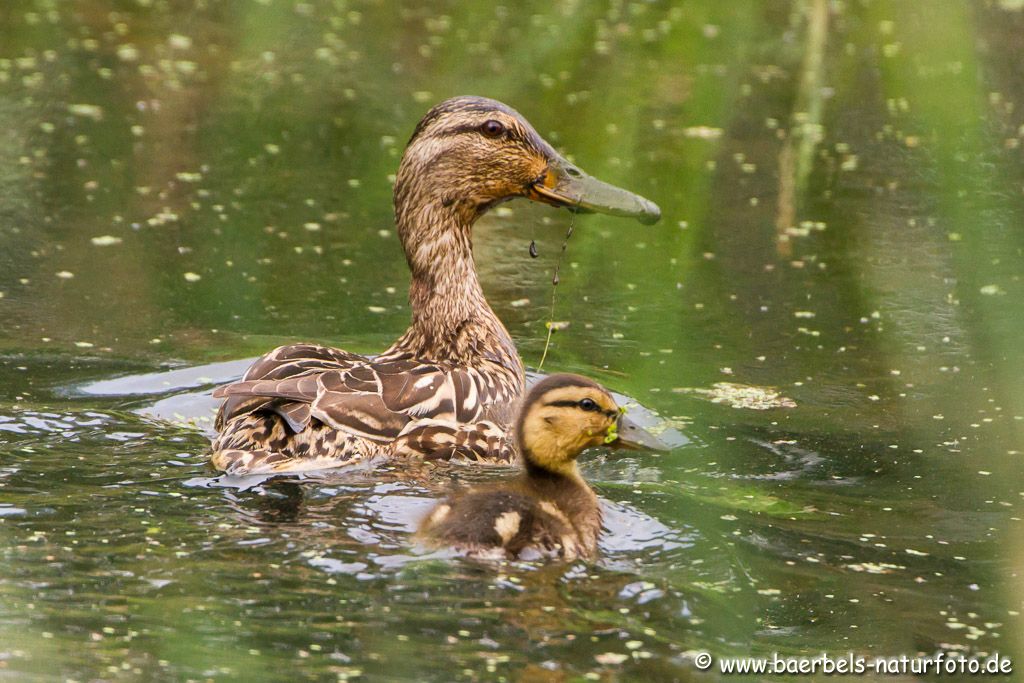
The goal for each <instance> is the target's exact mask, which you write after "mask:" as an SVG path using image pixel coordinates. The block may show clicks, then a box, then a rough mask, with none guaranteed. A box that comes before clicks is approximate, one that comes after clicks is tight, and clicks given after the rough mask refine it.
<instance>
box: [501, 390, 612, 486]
mask: <svg viewBox="0 0 1024 683" xmlns="http://www.w3.org/2000/svg"><path fill="white" fill-rule="evenodd" d="M621 415H622V411H621V410H620V409H619V406H618V405H616V403H615V399H613V398H612V396H611V394H609V393H608V391H607V390H606V389H605V388H604V387H602V386H601V385H600V384H598V383H597V382H594V381H593V380H589V379H587V378H586V377H581V376H579V375H568V374H559V375H549V376H548V377H545V378H544V379H542V380H541V381H540V382H538V383H537V384H535V385H534V386H533V388H532V389H531V390H530V392H529V393H528V394H527V395H526V397H525V398H524V399H523V404H522V408H521V410H520V411H519V418H518V420H517V422H516V438H518V440H519V449H520V451H521V452H522V455H523V461H524V463H525V464H526V468H527V470H528V471H536V470H538V469H539V470H541V471H547V472H554V473H556V474H564V475H569V474H572V473H574V472H575V471H576V457H577V456H578V455H579V454H580V452H581V451H582V450H583V449H584V448H588V447H590V446H599V445H601V444H605V443H612V442H614V441H616V440H617V439H618V431H617V425H618V421H619V417H620V416H621Z"/></svg>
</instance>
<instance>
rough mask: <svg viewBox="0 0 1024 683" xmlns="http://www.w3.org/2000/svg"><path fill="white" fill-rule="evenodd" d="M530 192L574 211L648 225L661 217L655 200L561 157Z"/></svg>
mask: <svg viewBox="0 0 1024 683" xmlns="http://www.w3.org/2000/svg"><path fill="white" fill-rule="evenodd" d="M526 196H527V197H529V198H530V199H532V200H533V201H536V202H544V203H545V204H551V205H552V206H560V207H565V208H567V209H570V210H573V211H583V212H596V213H606V214H610V215H612V216H625V217H627V218H635V219H637V220H638V221H640V222H641V223H644V224H646V225H650V224H652V223H657V222H658V219H660V218H661V209H659V208H658V205H657V204H655V203H654V202H652V201H650V200H648V199H644V198H643V197H641V196H640V195H638V194H633V193H632V192H629V191H627V190H623V189H622V188H620V187H615V186H614V185H609V184H608V183H605V182H602V181H600V180H598V179H597V178H592V177H591V176H588V175H587V174H586V173H584V172H583V171H581V170H580V169H578V168H577V167H576V166H574V165H572V164H570V163H569V162H568V161H566V160H565V159H563V158H561V157H558V158H556V159H554V160H553V161H551V162H550V164H549V165H548V170H547V172H545V174H544V176H543V177H542V178H541V179H540V180H538V181H537V182H536V183H534V184H533V185H531V186H530V188H529V189H528V190H527V193H526Z"/></svg>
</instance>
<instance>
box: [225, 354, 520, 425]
mask: <svg viewBox="0 0 1024 683" xmlns="http://www.w3.org/2000/svg"><path fill="white" fill-rule="evenodd" d="M504 393H505V389H504V387H503V385H501V384H500V383H497V382H494V381H493V379H492V378H489V377H487V376H486V375H485V373H481V372H478V371H477V370H475V369H472V368H465V367H458V366H451V365H448V364H443V363H430V362H424V361H418V360H415V359H412V358H404V357H399V358H394V357H392V358H388V359H386V360H380V361H376V360H371V359H368V358H365V357H363V356H357V355H355V354H350V353H347V352H344V351H338V350H336V349H326V348H325V347H315V346H311V345H302V349H301V350H299V349H295V348H294V347H284V349H283V350H282V349H275V350H274V351H272V352H271V353H270V354H267V356H265V357H264V358H261V359H260V360H259V361H257V363H256V364H255V365H254V366H253V368H250V371H249V372H247V373H246V375H245V377H244V378H243V379H242V381H240V382H235V383H234V384H229V385H226V386H223V387H220V388H218V389H217V390H216V391H215V392H214V396H216V397H223V398H226V399H227V401H225V404H224V406H223V407H222V419H223V420H228V419H231V418H232V417H234V416H235V415H239V414H244V413H248V412H252V411H253V410H256V409H261V408H262V409H269V410H272V411H274V412H276V413H278V414H279V415H281V416H282V417H283V418H284V419H285V420H287V421H288V424H289V426H290V427H291V428H292V430H293V431H296V432H299V431H302V430H303V429H305V427H306V426H308V424H309V421H310V419H316V420H319V421H320V422H323V423H324V424H327V425H329V426H330V427H332V428H334V429H338V430H342V431H345V432H348V433H350V434H353V435H355V436H359V437H362V438H365V439H370V440H373V441H378V442H382V443H383V442H390V441H393V440H394V439H395V438H396V437H398V436H399V435H400V434H402V433H403V431H405V433H408V430H407V429H406V428H407V427H408V426H409V425H410V424H411V423H417V422H420V421H429V422H436V421H442V422H451V423H456V424H458V423H462V424H465V423H471V422H474V421H476V420H478V419H480V418H481V417H482V416H483V415H484V413H485V411H486V410H487V409H488V407H489V406H490V405H491V404H494V403H495V402H497V401H501V400H503V399H504Z"/></svg>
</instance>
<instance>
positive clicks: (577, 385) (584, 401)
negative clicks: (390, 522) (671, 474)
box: [419, 375, 620, 560]
mask: <svg viewBox="0 0 1024 683" xmlns="http://www.w3.org/2000/svg"><path fill="white" fill-rule="evenodd" d="M619 416H620V411H619V409H618V407H617V406H616V405H615V401H614V400H613V399H612V397H611V395H609V394H608V392H607V391H606V390H604V389H603V388H602V387H600V386H599V385H598V384H596V383H594V382H592V381H591V380H588V379H586V378H584V377H580V376H578V375H551V376H550V377H547V378H545V379H543V380H541V381H540V382H539V383H537V384H536V385H535V386H534V387H533V389H531V391H530V393H529V394H528V395H527V397H526V398H525V399H524V401H523V406H522V408H521V410H520V414H519V416H518V418H517V421H516V430H515V431H516V436H517V440H518V444H519V450H520V452H521V453H522V456H523V472H522V473H521V474H520V475H519V476H518V477H515V478H513V479H511V480H509V481H507V482H503V483H500V484H492V485H488V486H480V487H477V488H472V489H469V490H468V491H466V492H463V493H456V494H454V495H452V496H450V497H448V498H447V499H446V500H444V501H442V502H441V503H440V504H438V505H437V507H435V508H434V509H433V510H432V511H431V512H430V514H429V515H427V517H426V518H425V519H424V520H423V523H422V525H421V526H420V531H419V534H420V536H421V537H422V538H424V539H426V540H427V541H428V542H430V543H432V544H434V545H441V546H449V547H451V548H454V549H455V550H456V551H457V552H460V553H462V554H465V555H467V556H470V557H475V558H487V559H534V558H542V557H557V558H560V559H564V560H573V559H576V558H584V559H591V558H593V557H594V556H595V555H596V553H597V541H598V537H599V536H600V534H601V523H602V515H601V507H600V504H599V503H598V500H597V495H596V494H595V493H594V491H593V489H591V488H590V486H589V485H588V484H587V483H586V481H584V479H583V477H582V476H581V475H580V473H579V469H578V468H577V466H576V457H577V456H578V455H579V453H580V452H581V451H582V450H583V449H584V448H586V447H588V446H594V445H598V444H601V443H607V442H609V441H614V440H615V438H616V432H615V429H614V426H615V425H616V424H617V421H618V418H619Z"/></svg>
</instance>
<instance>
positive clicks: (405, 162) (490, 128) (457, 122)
mask: <svg viewBox="0 0 1024 683" xmlns="http://www.w3.org/2000/svg"><path fill="white" fill-rule="evenodd" d="M514 197H527V198H529V199H532V200H534V201H539V202H544V203H547V204H552V205H554V206H561V207H566V208H569V209H571V210H574V211H598V212H601V213H608V214H613V215H619V216H629V217H633V218H637V219H639V220H641V221H643V222H645V223H653V222H655V221H657V220H658V218H659V217H660V215H661V212H660V209H658V207H657V205H655V204H654V203H653V202H650V201H648V200H646V199H644V198H643V197H640V196H638V195H635V194H633V193H631V192H627V191H626V190H622V189H619V188H617V187H614V186H612V185H608V184H607V183H603V182H601V181H600V180H597V179H596V178H591V177H590V176H588V175H587V174H585V173H583V171H581V170H580V169H579V168H577V167H576V166H575V165H573V164H571V163H570V162H568V161H567V160H566V159H565V158H563V157H562V156H561V155H560V154H558V152H556V151H555V150H554V148H552V147H551V145H549V144H548V143H547V142H545V141H544V139H543V138H541V136H540V135H538V134H537V131H536V130H534V129H533V126H531V125H530V124H529V122H527V120H526V119H524V118H523V117H522V116H521V115H520V114H519V113H518V112H516V111H515V110H514V109H512V108H510V107H508V106H506V105H504V104H502V103H501V102H498V101H496V100H490V99H487V98H484V97H454V98H452V99H449V100H445V101H444V102H441V103H440V104H438V105H437V106H435V107H434V108H433V109H431V110H430V111H429V112H427V114H426V116H424V117H423V119H422V120H421V121H420V122H419V124H418V125H417V126H416V130H415V131H414V132H413V135H412V138H411V139H410V140H409V144H408V146H407V147H406V150H405V154H404V156H403V157H402V163H401V166H400V167H399V170H398V177H397V179H396V183H395V205H396V211H397V212H398V213H399V214H400V217H401V214H402V212H403V211H415V210H416V209H417V208H420V207H422V206H423V205H424V204H425V203H432V202H439V203H440V204H441V205H443V206H445V207H454V208H455V209H456V211H457V213H458V214H459V215H460V216H461V217H462V219H463V222H464V223H466V224H471V223H472V222H473V221H474V220H476V218H477V217H479V216H480V215H481V214H483V213H484V212H485V211H486V210H487V209H489V208H490V207H492V206H494V205H495V204H497V203H499V202H502V201H504V200H507V199H512V198H514ZM400 223H401V221H400Z"/></svg>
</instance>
